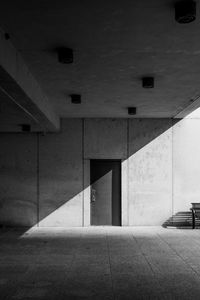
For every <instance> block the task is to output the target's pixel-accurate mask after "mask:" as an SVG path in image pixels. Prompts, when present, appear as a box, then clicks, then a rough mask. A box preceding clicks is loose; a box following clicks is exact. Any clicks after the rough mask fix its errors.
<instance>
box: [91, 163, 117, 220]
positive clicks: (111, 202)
mask: <svg viewBox="0 0 200 300" xmlns="http://www.w3.org/2000/svg"><path fill="white" fill-rule="evenodd" d="M91 161H102V162H118V163H119V166H120V169H119V172H120V173H119V175H120V225H117V226H122V192H121V190H122V176H121V173H122V172H121V159H101V158H100V159H90V168H91ZM90 172H91V169H90ZM90 176H91V175H90ZM90 183H91V177H90ZM112 188H113V185H112ZM112 200H113V199H112ZM112 200H111V214H112V215H113V201H112ZM91 223H92V209H91V201H90V225H91V226H95V225H92V224H91ZM102 226H103V225H102ZM111 226H116V225H113V224H112V225H111Z"/></svg>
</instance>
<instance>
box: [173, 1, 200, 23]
mask: <svg viewBox="0 0 200 300" xmlns="http://www.w3.org/2000/svg"><path fill="white" fill-rule="evenodd" d="M175 19H176V21H177V22H178V23H181V24H186V23H190V22H193V21H194V20H195V19H196V2H195V1H192V0H182V1H178V2H176V3H175Z"/></svg>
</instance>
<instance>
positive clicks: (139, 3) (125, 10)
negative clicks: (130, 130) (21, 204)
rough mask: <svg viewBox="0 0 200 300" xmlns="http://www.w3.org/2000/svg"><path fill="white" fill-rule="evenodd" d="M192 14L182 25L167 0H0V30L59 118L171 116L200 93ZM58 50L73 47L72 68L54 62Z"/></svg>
mask: <svg viewBox="0 0 200 300" xmlns="http://www.w3.org/2000/svg"><path fill="white" fill-rule="evenodd" d="M199 9H200V8H199V3H198V1H197V19H196V21H195V22H193V23H190V24H184V25H183V24H178V23H177V22H176V21H175V19H174V3H173V1H171V0H169V1H167V0H152V1H151V0H135V1H133V0H123V1H122V0H121V1H116V0H115V1H114V0H107V1H105V0H101V1H92V0H84V1H81V0H64V1H63V0H60V1H55V0H54V1H52V0H43V1H36V0H35V1H27V0H19V1H11V0H6V1H5V0H2V1H1V9H0V20H1V21H0V26H1V27H2V28H3V29H4V30H5V31H7V32H8V33H9V34H10V37H11V42H12V43H13V44H14V46H15V48H16V49H17V50H18V51H19V52H20V54H21V56H22V57H23V58H24V60H25V62H26V64H27V66H28V67H29V69H30V71H31V72H32V74H33V76H34V77H35V79H36V80H37V82H38V83H39V85H40V87H41V88H42V90H43V91H44V93H45V94H46V95H47V97H48V100H49V101H50V103H51V104H52V106H53V107H54V109H55V112H56V113H57V114H58V115H59V116H60V117H127V116H128V115H127V107H128V106H136V107H137V116H136V117H156V118H157V117H174V116H175V115H177V114H178V113H179V112H180V111H181V110H183V109H185V107H187V106H188V105H189V104H190V103H191V101H193V99H196V98H198V96H199V95H200V38H199V36H200V16H199ZM59 46H66V47H71V48H73V49H74V63H73V64H64V65H62V64H60V63H59V62H58V60H57V54H56V51H55V49H56V47H59ZM144 75H153V76H154V77H155V88H154V89H144V88H142V84H141V77H142V76H144ZM71 93H80V94H81V95H82V104H80V105H75V104H71V102H70V97H69V96H68V95H69V94H71Z"/></svg>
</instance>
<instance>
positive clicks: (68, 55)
mask: <svg viewBox="0 0 200 300" xmlns="http://www.w3.org/2000/svg"><path fill="white" fill-rule="evenodd" d="M57 53H58V61H59V62H60V63H61V64H71V63H73V50H72V49H71V48H65V47H60V48H57Z"/></svg>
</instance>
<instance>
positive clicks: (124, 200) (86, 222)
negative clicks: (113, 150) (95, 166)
mask: <svg viewBox="0 0 200 300" xmlns="http://www.w3.org/2000/svg"><path fill="white" fill-rule="evenodd" d="M90 160H112V161H120V162H121V226H128V223H129V222H128V216H129V213H128V210H129V208H128V165H129V164H128V160H127V159H120V158H119V159H112V158H106V159H104V158H101V157H100V158H97V157H95V158H91V159H84V160H83V205H82V218H83V226H84V227H88V226H91V211H90V194H91V186H90Z"/></svg>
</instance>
